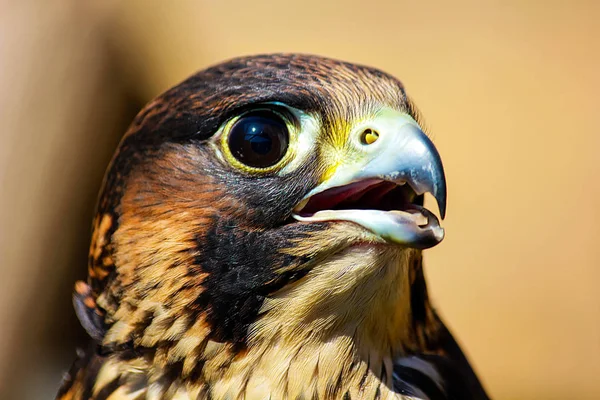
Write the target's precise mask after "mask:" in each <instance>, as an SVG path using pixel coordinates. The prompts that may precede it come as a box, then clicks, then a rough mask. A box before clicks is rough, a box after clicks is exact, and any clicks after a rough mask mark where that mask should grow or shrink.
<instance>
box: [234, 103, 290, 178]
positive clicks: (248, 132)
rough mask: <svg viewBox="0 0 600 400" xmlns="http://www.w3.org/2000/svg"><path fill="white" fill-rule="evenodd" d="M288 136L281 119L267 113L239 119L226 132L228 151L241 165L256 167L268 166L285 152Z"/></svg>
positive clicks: (273, 163) (260, 112)
mask: <svg viewBox="0 0 600 400" xmlns="http://www.w3.org/2000/svg"><path fill="white" fill-rule="evenodd" d="M288 143H289V134H288V130H287V126H286V124H285V122H284V121H283V119H282V118H281V117H279V116H278V115H277V114H275V113H273V112H270V111H255V112H252V113H249V114H246V115H244V116H243V117H241V118H240V119H239V120H238V121H237V122H236V123H235V124H234V125H233V127H232V128H231V132H230V133H229V149H230V150H231V154H233V156H234V157H235V158H237V159H238V160H239V161H240V162H242V163H244V164H245V165H248V166H250V167H255V168H267V167H271V166H273V165H275V164H277V162H279V161H280V160H281V159H282V158H283V156H284V155H285V152H286V150H287V147H288Z"/></svg>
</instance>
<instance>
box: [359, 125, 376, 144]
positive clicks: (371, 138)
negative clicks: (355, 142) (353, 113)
mask: <svg viewBox="0 0 600 400" xmlns="http://www.w3.org/2000/svg"><path fill="white" fill-rule="evenodd" d="M377 139H379V133H378V132H377V131H374V130H373V129H370V128H368V129H365V130H364V131H363V132H362V134H361V135H360V142H361V143H362V144H364V145H369V144H373V143H375V142H376V141H377Z"/></svg>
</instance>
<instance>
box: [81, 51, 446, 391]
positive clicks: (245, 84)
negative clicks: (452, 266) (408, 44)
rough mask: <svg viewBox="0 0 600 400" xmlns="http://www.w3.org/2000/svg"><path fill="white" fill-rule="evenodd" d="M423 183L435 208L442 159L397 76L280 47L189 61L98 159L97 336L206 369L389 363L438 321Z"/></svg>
mask: <svg viewBox="0 0 600 400" xmlns="http://www.w3.org/2000/svg"><path fill="white" fill-rule="evenodd" d="M425 193H431V194H432V195H433V198H434V199H435V200H437V206H438V209H439V213H440V216H441V217H442V218H443V217H444V214H445V211H446V183H445V178H444V171H443V167H442V163H441V160H440V156H439V154H438V152H437V151H436V149H435V147H434V145H433V144H432V142H431V140H430V139H429V138H428V137H427V135H426V134H425V133H423V131H422V128H421V126H420V124H419V116H418V113H417V111H416V109H415V107H414V105H413V104H412V103H411V101H410V100H409V98H408V97H407V95H406V93H405V90H404V87H403V86H402V84H401V83H400V82H399V81H398V80H396V79H395V78H393V77H392V76H390V75H388V74H386V73H383V72H381V71H379V70H376V69H373V68H368V67H364V66H357V65H353V64H349V63H344V62H340V61H335V60H331V59H327V58H321V57H316V56H306V55H281V54H279V55H264V56H254V57H245V58H238V59H234V60H232V61H228V62H225V63H223V64H220V65H217V66H214V67H212V68H208V69H206V70H204V71H201V72H199V73H197V74H196V75H193V76H192V77H190V78H189V79H187V80H185V81H184V82H182V83H181V84H179V85H177V86H176V87H174V88H173V89H171V90H169V91H167V92H166V93H164V94H163V95H161V96H159V97H158V98H157V99H155V100H154V101H152V102H151V103H150V104H148V105H147V106H146V107H145V108H144V109H143V110H142V111H141V112H140V114H139V115H138V116H137V117H136V119H135V121H134V122H133V124H132V126H131V127H130V129H129V130H128V132H127V133H126V135H125V136H124V138H123V140H122V142H121V144H120V146H119V149H118V151H117V153H116V154H115V156H114V158H113V160H112V163H111V165H110V167H109V169H108V172H107V175H106V177H105V181H104V185H103V189H102V192H101V195H100V200H99V206H98V213H97V216H96V219H95V222H94V234H93V240H92V245H91V250H90V264H89V277H90V279H89V285H90V287H91V291H92V293H93V298H94V301H95V303H96V304H97V305H96V307H97V313H98V315H99V316H100V319H101V321H102V323H101V325H102V328H101V329H100V330H99V333H97V334H96V336H98V340H99V341H101V343H102V345H103V346H105V347H106V348H107V349H113V351H118V349H124V348H127V349H129V350H130V351H135V352H137V353H136V354H141V353H144V352H149V353H151V356H149V359H151V360H152V361H151V363H155V364H160V365H162V366H165V365H175V364H177V365H179V366H180V373H181V374H182V376H194V375H193V374H194V373H196V374H201V375H202V376H203V378H202V379H205V380H207V379H209V378H208V377H209V376H210V374H211V371H212V370H211V369H210V368H212V367H210V365H213V364H215V365H218V366H219V367H218V368H217V367H214V370H215V371H221V372H222V371H223V370H222V368H224V366H231V365H233V364H235V363H236V362H242V361H240V360H243V359H247V358H248V357H250V355H251V354H253V352H254V353H256V354H258V353H260V354H262V356H261V357H263V358H265V357H266V358H269V357H267V356H265V354H271V353H270V352H272V351H276V350H273V349H275V348H277V349H279V351H284V350H282V349H288V350H285V352H287V351H289V352H294V351H296V353H295V354H297V355H298V354H300V353H301V352H302V351H307V352H308V351H309V349H312V350H314V352H317V353H319V354H321V356H320V360H321V361H319V362H320V364H319V365H320V368H321V371H323V370H324V369H325V370H326V369H327V368H329V367H328V366H327V362H328V361H326V360H327V357H325V356H324V355H323V354H324V353H323V352H327V351H332V352H336V354H338V356H337V359H338V360H339V357H350V358H352V359H357V360H361V359H362V360H367V361H368V362H369V363H371V366H372V368H376V367H373V365H374V364H376V363H377V362H380V363H381V364H382V365H383V366H381V367H379V368H380V370H381V368H383V369H385V362H386V361H385V360H387V359H388V358H390V357H394V356H396V355H399V354H405V353H407V352H409V351H410V350H411V349H412V350H415V349H419V348H425V347H427V346H428V343H431V341H432V340H433V339H432V337H433V336H434V334H433V333H434V332H435V329H436V321H437V320H436V319H435V318H434V314H433V311H431V309H430V307H429V304H428V301H427V296H426V291H425V286H424V283H423V281H422V271H421V250H422V249H425V248H428V247H431V246H434V245H436V244H437V243H439V242H440V241H441V240H442V238H443V236H444V231H443V229H442V228H441V227H440V223H439V220H438V218H437V217H436V216H435V214H434V213H433V212H431V211H430V210H428V209H427V208H424V207H423V195H424V194H425ZM324 344H326V345H329V346H333V347H330V348H328V349H329V350H327V349H324V348H322V347H319V346H323V345H324ZM257 349H260V350H257ZM278 354H279V353H278ZM286 354H287V353H286ZM290 354H291V353H290ZM307 354H308V353H307ZM279 356H281V357H283V356H282V355H281V354H279ZM279 356H278V355H277V354H275V353H273V354H271V356H270V357H271V360H273V359H275V358H277V357H279ZM261 357H258V356H256V357H255V358H252V357H250V358H248V360H249V361H247V363H255V364H254V365H258V364H259V363H260V362H259V361H257V360H259V359H261ZM307 357H308V355H307ZM386 357H387V358H386ZM307 359H310V357H308V358H307ZM215 360H218V361H215ZM211 362H212V363H213V364H211ZM332 362H333V361H332ZM306 363H307V365H310V363H311V361H306ZM248 365H249V364H248ZM290 365H291V364H290ZM330 367H331V368H334V366H333V365H331V366H330ZM219 368H221V369H219ZM240 368H241V367H240ZM270 368H275V367H270ZM199 371H200V372H199ZM274 371H275V372H273V373H276V368H275V370H274ZM214 374H217V372H214ZM390 375H391V373H390ZM196 376H197V375H196ZM388 378H389V377H388Z"/></svg>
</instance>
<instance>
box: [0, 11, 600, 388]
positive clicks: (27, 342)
mask: <svg viewBox="0 0 600 400" xmlns="http://www.w3.org/2000/svg"><path fill="white" fill-rule="evenodd" d="M417 3H418V4H417ZM599 20H600V2H592V1H590V2H583V1H580V2H577V1H572V2H567V1H516V0H514V1H504V2H498V1H493V2H492V1H489V2H480V1H472V2H470V3H458V2H456V1H453V2H438V3H436V4H430V3H429V2H414V1H393V0H389V1H375V0H373V1H368V2H364V1H343V2H337V3H334V2H326V1H318V0H303V1H294V2H270V3H269V2H262V1H252V2H247V1H240V0H236V1H216V0H215V1H208V0H207V1H194V2H191V1H190V2H184V1H178V2H164V1H128V2H116V1H96V2H81V1H76V0H72V1H53V2H42V1H37V2H34V1H30V0H26V1H20V2H16V1H13V2H0V180H1V181H0V182H1V192H0V321H1V322H0V398H1V399H50V398H53V397H54V393H55V391H56V389H57V387H58V383H59V381H60V378H61V374H62V373H63V372H64V371H66V370H67V369H68V367H69V365H70V362H71V361H72V359H73V357H74V349H75V346H76V345H81V344H83V343H85V335H84V334H83V333H82V330H81V328H79V326H78V323H77V321H76V319H75V317H74V313H73V311H72V307H71V303H70V302H71V299H70V296H71V288H72V285H73V282H74V281H75V280H76V279H81V278H83V277H84V276H85V269H86V267H85V265H86V255H87V246H88V241H89V227H90V220H91V215H92V212H93V207H94V201H95V196H96V193H97V190H98V188H99V185H100V181H101V178H102V174H103V171H104V168H105V167H106V165H107V163H108V160H109V159H110V156H111V154H112V151H113V150H114V148H115V146H116V144H117V142H118V140H119V137H120V135H121V134H122V133H123V132H124V130H125V128H126V126H127V124H128V123H129V122H130V120H131V119H132V118H133V116H134V115H135V113H136V112H137V110H139V108H140V107H141V106H142V105H143V104H144V103H145V102H147V101H148V100H149V99H151V98H152V97H153V96H155V95H157V94H159V93H160V92H161V91H163V90H164V89H166V88H168V87H169V86H172V85H174V84H176V83H177V82H179V81H180V80H182V79H184V78H185V77H187V76H188V75H190V74H192V73H193V72H195V71H196V70H198V69H202V68H204V67H206V66H208V65H209V64H213V63H216V62H218V61H220V60H223V59H227V58H230V57H234V56H238V55H243V54H251V53H260V52H275V51H287V52H290V51H294V52H308V53H316V54H321V55H327V56H331V57H335V58H340V59H344V60H347V61H353V62H358V63H363V64H368V65H372V66H375V67H379V68H381V69H383V70H385V71H387V72H390V73H392V74H394V75H396V76H397V77H399V78H400V79H401V80H402V81H403V82H404V83H405V85H406V87H407V88H408V91H409V94H410V95H412V97H413V98H414V99H415V101H416V103H417V105H418V106H419V107H420V109H421V111H422V112H423V114H424V116H425V120H426V122H427V125H428V128H429V131H430V132H432V134H433V136H434V139H435V142H436V144H437V146H438V148H439V150H440V152H441V154H442V157H443V159H444V162H445V166H446V173H447V177H448V184H449V209H448V217H447V222H446V224H445V227H446V228H447V238H446V240H445V241H444V242H443V244H442V245H440V246H438V247H436V248H435V249H432V250H430V251H429V252H428V253H427V274H428V277H429V282H430V291H431V294H432V297H433V298H434V300H435V302H436V303H437V305H438V308H439V310H440V312H441V314H442V315H443V316H444V317H445V319H446V320H447V322H448V324H449V326H450V327H451V328H452V329H453V330H454V331H455V333H456V335H457V337H458V338H459V340H460V342H461V343H462V344H463V347H464V348H465V350H466V352H467V353H468V355H469V356H470V358H471V360H472V362H473V364H474V366H475V368H476V369H477V371H478V372H479V374H480V376H481V378H482V380H483V381H484V383H485V385H486V387H487V389H488V390H489V392H490V394H491V395H492V396H493V397H494V398H496V399H564V398H577V399H598V398H600V291H599V290H598V284H599V283H600V113H599V110H598V109H599V105H600V23H599V22H598V21H599Z"/></svg>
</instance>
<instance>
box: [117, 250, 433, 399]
mask: <svg viewBox="0 0 600 400" xmlns="http://www.w3.org/2000/svg"><path fill="white" fill-rule="evenodd" d="M420 263H421V255H420V253H418V252H416V251H413V250H406V249H395V248H389V247H387V246H369V247H359V246H353V247H350V248H347V249H345V250H343V251H341V252H339V253H338V254H337V255H335V256H333V257H330V258H328V259H327V261H323V262H321V263H319V264H318V265H316V266H315V267H313V268H312V269H311V271H310V272H308V273H307V274H306V275H305V276H304V277H303V278H301V279H300V280H298V281H296V282H294V283H290V284H288V285H286V286H285V287H284V288H283V289H281V290H279V291H278V292H276V293H274V294H272V295H270V296H269V297H268V298H267V299H266V300H265V302H264V304H263V307H262V309H261V310H260V313H259V315H260V316H259V318H258V319H257V320H256V322H255V323H253V324H252V325H251V326H250V328H249V336H248V338H247V343H246V347H245V349H244V350H242V351H240V350H239V348H236V346H235V345H233V344H229V343H219V342H215V341H212V340H210V339H208V337H209V336H210V335H209V332H208V331H207V330H206V329H207V328H208V326H207V324H206V323H205V322H204V321H203V320H202V319H198V320H196V321H195V323H194V324H193V325H192V326H191V327H190V328H188V329H187V330H186V331H185V333H184V334H183V336H182V337H181V338H180V339H179V340H178V341H177V342H176V343H173V344H171V345H169V346H168V347H167V348H164V349H162V350H159V351H157V353H156V354H155V356H154V357H152V359H153V361H150V359H147V360H148V361H149V362H150V363H149V364H146V366H145V367H143V366H141V365H137V364H136V366H135V368H134V369H137V370H138V371H140V372H142V371H143V370H147V371H148V374H149V375H150V376H155V377H158V376H164V375H163V374H164V373H165V371H168V370H170V369H171V368H173V366H175V365H179V366H180V368H182V369H181V372H182V373H181V376H182V377H183V379H182V380H177V381H178V383H175V382H172V383H171V388H173V387H174V386H173V385H175V386H177V387H180V390H183V391H185V392H189V393H195V392H198V391H210V393H211V398H214V399H224V398H240V397H245V398H323V399H338V398H340V399H342V398H346V397H345V396H346V393H348V394H349V396H350V398H376V397H377V396H379V398H381V399H385V398H388V399H402V398H403V397H402V396H401V395H400V394H399V393H397V392H395V391H394V390H393V382H392V380H393V362H394V360H395V359H397V358H399V357H402V356H405V355H407V354H410V353H413V352H416V351H419V352H423V351H427V350H428V342H429V341H430V339H431V338H432V337H433V336H435V332H436V331H437V329H438V325H437V322H436V321H437V318H436V317H435V314H434V313H433V311H432V310H431V308H430V306H429V304H428V300H427V294H426V289H425V286H424V281H423V276H422V271H421V264H420ZM167 333H168V332H167ZM132 362H135V363H139V362H141V360H137V361H136V360H133V361H132ZM144 363H145V362H144ZM173 363H175V364H173ZM106 367H107V368H108V367H109V366H108V365H107V366H106ZM121 367H123V368H125V369H126V370H131V369H130V368H129V367H128V366H127V365H125V364H122V363H121V364H120V367H118V368H116V369H115V373H119V374H122V373H123V371H122V370H121ZM117 370H120V371H121V372H117ZM129 374H130V373H129V372H128V373H127V375H129ZM131 374H132V373H131ZM136 374H137V373H136ZM136 374H133V375H136ZM178 390H179V389H178Z"/></svg>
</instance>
